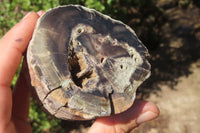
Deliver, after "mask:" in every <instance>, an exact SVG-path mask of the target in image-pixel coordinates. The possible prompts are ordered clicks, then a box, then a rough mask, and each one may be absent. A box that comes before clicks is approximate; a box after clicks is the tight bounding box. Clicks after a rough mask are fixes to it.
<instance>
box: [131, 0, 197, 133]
mask: <svg viewBox="0 0 200 133" xmlns="http://www.w3.org/2000/svg"><path fill="white" fill-rule="evenodd" d="M163 2H165V3H164V4H163V3H160V6H166V5H167V4H169V3H170V2H171V1H169V0H165V1H164V0H163ZM169 5H170V4H169ZM167 8H168V9H167ZM165 15H166V16H167V18H168V20H167V23H165V24H164V25H163V26H162V29H163V34H162V36H163V38H162V42H161V45H160V46H159V47H158V48H157V49H156V51H154V52H153V53H152V54H153V57H154V58H155V59H152V69H153V72H152V77H150V79H149V80H148V81H147V83H145V84H146V85H144V86H143V87H141V88H140V90H141V93H142V92H143V91H142V90H143V89H144V90H145V88H146V93H147V94H148V96H146V98H144V99H146V100H149V101H152V102H154V103H156V104H157V105H158V107H159V108H160V117H159V118H158V119H156V120H154V121H151V122H148V123H145V124H143V125H141V126H140V127H139V128H137V129H136V130H135V131H134V133H200V126H199V123H200V115H199V113H200V10H199V8H197V7H196V6H194V5H193V6H191V7H189V8H188V9H187V10H182V9H180V8H179V7H176V8H170V7H166V10H165ZM154 81H155V82H154ZM148 85H150V86H148ZM148 87H151V88H148ZM144 92H145V91H144ZM144 97H145V96H144Z"/></svg>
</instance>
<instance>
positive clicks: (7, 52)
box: [0, 12, 159, 133]
mask: <svg viewBox="0 0 200 133" xmlns="http://www.w3.org/2000/svg"><path fill="white" fill-rule="evenodd" d="M43 13H44V12H39V13H35V12H31V13H29V14H27V15H26V16H25V17H24V18H23V19H22V21H21V22H19V23H18V24H16V25H15V26H14V27H13V28H12V29H11V30H10V31H9V32H8V33H7V34H6V35H5V36H4V37H3V38H2V39H1V40H0V133H17V132H19V133H30V132H32V130H31V126H30V125H29V124H28V122H27V119H28V113H29V98H30V91H29V89H28V83H27V82H24V79H25V75H24V69H23V67H22V72H21V73H20V77H19V79H18V81H17V83H16V86H15V88H14V90H13V93H12V90H11V88H10V85H11V81H12V79H13V77H14V74H15V72H16V70H17V69H18V67H19V65H20V62H21V59H22V55H23V53H24V52H25V51H26V48H27V46H28V43H29V41H30V39H31V37H32V33H33V30H34V27H35V24H36V21H37V19H38V18H39V17H40V16H41V15H42V14H43ZM158 115H159V110H158V108H157V107H156V106H155V105H154V104H153V103H150V102H146V101H137V100H136V101H135V103H134V105H133V106H132V107H131V108H130V109H129V110H127V111H125V112H123V113H121V114H117V115H113V116H109V117H102V118H98V119H97V120H96V121H95V122H94V124H93V125H92V127H91V128H90V129H89V133H94V132H95V133H102V132H103V133H105V132H108V133H125V132H129V131H131V130H132V129H134V128H135V127H137V126H138V125H139V124H141V123H143V122H146V121H149V120H152V119H155V118H156V117H157V116H158Z"/></svg>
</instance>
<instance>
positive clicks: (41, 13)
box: [37, 11, 45, 16]
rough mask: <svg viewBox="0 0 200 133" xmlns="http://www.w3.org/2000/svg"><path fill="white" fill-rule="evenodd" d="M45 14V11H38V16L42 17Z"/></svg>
mask: <svg viewBox="0 0 200 133" xmlns="http://www.w3.org/2000/svg"><path fill="white" fill-rule="evenodd" d="M44 13H45V11H38V12H37V14H38V15H39V16H42V15H43V14H44Z"/></svg>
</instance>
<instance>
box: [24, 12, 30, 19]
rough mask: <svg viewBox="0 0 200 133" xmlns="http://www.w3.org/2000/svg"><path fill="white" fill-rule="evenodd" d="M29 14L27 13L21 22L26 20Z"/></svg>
mask: <svg viewBox="0 0 200 133" xmlns="http://www.w3.org/2000/svg"><path fill="white" fill-rule="evenodd" d="M30 13H31V12H29V13H27V14H26V15H25V16H24V17H23V19H22V20H24V19H26V18H27V17H28V16H29V15H30Z"/></svg>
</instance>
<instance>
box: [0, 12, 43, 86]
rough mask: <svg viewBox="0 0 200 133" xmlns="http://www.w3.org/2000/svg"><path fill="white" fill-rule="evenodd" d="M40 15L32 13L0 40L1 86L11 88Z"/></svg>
mask: <svg viewBox="0 0 200 133" xmlns="http://www.w3.org/2000/svg"><path fill="white" fill-rule="evenodd" d="M38 18H39V15H38V14H37V13H35V12H31V13H29V14H27V15H26V17H25V18H24V19H23V20H22V21H21V22H20V23H18V24H16V25H15V26H14V27H13V28H12V29H11V30H10V31H9V32H8V33H7V34H6V35H5V36H4V37H3V38H2V39H1V40H0V60H1V62H0V85H4V86H10V84H11V81H12V78H13V76H14V74H15V72H16V70H17V69H18V67H19V64H20V62H21V58H22V54H23V52H24V51H25V49H26V48H27V45H28V43H29V41H30V39H31V37H32V33H33V30H34V27H35V24H36V21H37V19H38Z"/></svg>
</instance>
